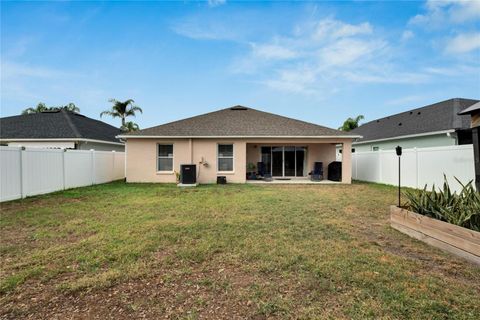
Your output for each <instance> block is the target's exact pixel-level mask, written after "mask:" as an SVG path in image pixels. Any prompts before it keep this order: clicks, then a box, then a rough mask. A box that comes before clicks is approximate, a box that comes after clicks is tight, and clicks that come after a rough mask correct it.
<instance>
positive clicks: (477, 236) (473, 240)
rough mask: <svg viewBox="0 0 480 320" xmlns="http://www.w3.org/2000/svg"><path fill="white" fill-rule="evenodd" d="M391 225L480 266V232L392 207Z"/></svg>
mask: <svg viewBox="0 0 480 320" xmlns="http://www.w3.org/2000/svg"><path fill="white" fill-rule="evenodd" d="M390 225H391V226H392V228H394V229H396V230H398V231H400V232H403V233H405V234H407V235H409V236H411V237H413V238H415V239H418V240H421V241H423V242H426V243H428V244H430V245H432V246H434V247H437V248H440V249H442V250H445V251H448V252H450V253H453V254H455V255H457V256H460V257H462V258H464V259H467V260H469V261H471V262H474V263H476V264H479V265H480V232H477V231H473V230H470V229H466V228H462V227H459V226H456V225H453V224H450V223H447V222H444V221H440V220H437V219H432V218H429V217H427V216H423V215H420V214H418V213H415V212H412V211H408V210H406V209H402V208H399V207H396V206H390Z"/></svg>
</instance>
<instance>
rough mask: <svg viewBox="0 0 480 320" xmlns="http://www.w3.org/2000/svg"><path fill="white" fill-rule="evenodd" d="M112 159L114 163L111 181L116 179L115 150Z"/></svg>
mask: <svg viewBox="0 0 480 320" xmlns="http://www.w3.org/2000/svg"><path fill="white" fill-rule="evenodd" d="M112 155H113V156H112V161H113V164H112V179H111V181H113V180H115V150H112Z"/></svg>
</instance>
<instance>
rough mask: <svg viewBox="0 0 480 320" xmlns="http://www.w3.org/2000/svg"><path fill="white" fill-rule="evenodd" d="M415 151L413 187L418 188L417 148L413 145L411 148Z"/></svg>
mask: <svg viewBox="0 0 480 320" xmlns="http://www.w3.org/2000/svg"><path fill="white" fill-rule="evenodd" d="M413 150H414V151H415V188H416V189H418V175H419V172H420V170H419V168H418V149H417V148H416V147H415V148H413Z"/></svg>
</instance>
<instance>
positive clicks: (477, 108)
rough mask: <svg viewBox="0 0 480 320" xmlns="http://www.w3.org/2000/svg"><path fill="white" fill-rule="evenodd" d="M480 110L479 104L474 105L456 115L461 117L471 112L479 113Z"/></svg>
mask: <svg viewBox="0 0 480 320" xmlns="http://www.w3.org/2000/svg"><path fill="white" fill-rule="evenodd" d="M479 110H480V102H477V103H475V104H474V105H471V106H470V107H468V108H467V109H465V110H463V111H461V112H459V113H458V114H460V115H463V114H470V113H472V112H473V111H479Z"/></svg>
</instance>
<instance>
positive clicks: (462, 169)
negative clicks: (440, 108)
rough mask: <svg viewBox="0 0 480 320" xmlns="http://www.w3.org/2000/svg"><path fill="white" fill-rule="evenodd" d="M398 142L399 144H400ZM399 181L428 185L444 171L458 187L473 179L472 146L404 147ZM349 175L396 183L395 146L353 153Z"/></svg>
mask: <svg viewBox="0 0 480 320" xmlns="http://www.w3.org/2000/svg"><path fill="white" fill-rule="evenodd" d="M400 145H401V144H400ZM401 162H402V175H401V180H402V185H403V186H405V187H410V188H416V189H423V188H424V187H425V185H427V188H428V189H430V188H431V187H432V186H433V185H434V184H435V185H436V186H441V185H442V183H443V177H444V174H445V175H446V176H447V178H448V180H449V181H451V182H452V183H451V185H450V187H451V188H452V191H457V192H459V191H461V189H462V186H461V184H460V183H457V181H455V179H454V177H456V178H457V179H458V180H459V181H461V182H462V183H463V184H467V183H468V182H469V181H471V180H474V179H475V166H474V158H473V146H472V145H461V146H447V147H434V148H414V149H404V150H403V154H402V157H401ZM352 178H353V179H355V180H361V181H370V182H376V183H384V184H390V185H397V184H398V157H397V155H396V153H395V150H380V151H367V152H354V153H352Z"/></svg>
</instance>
